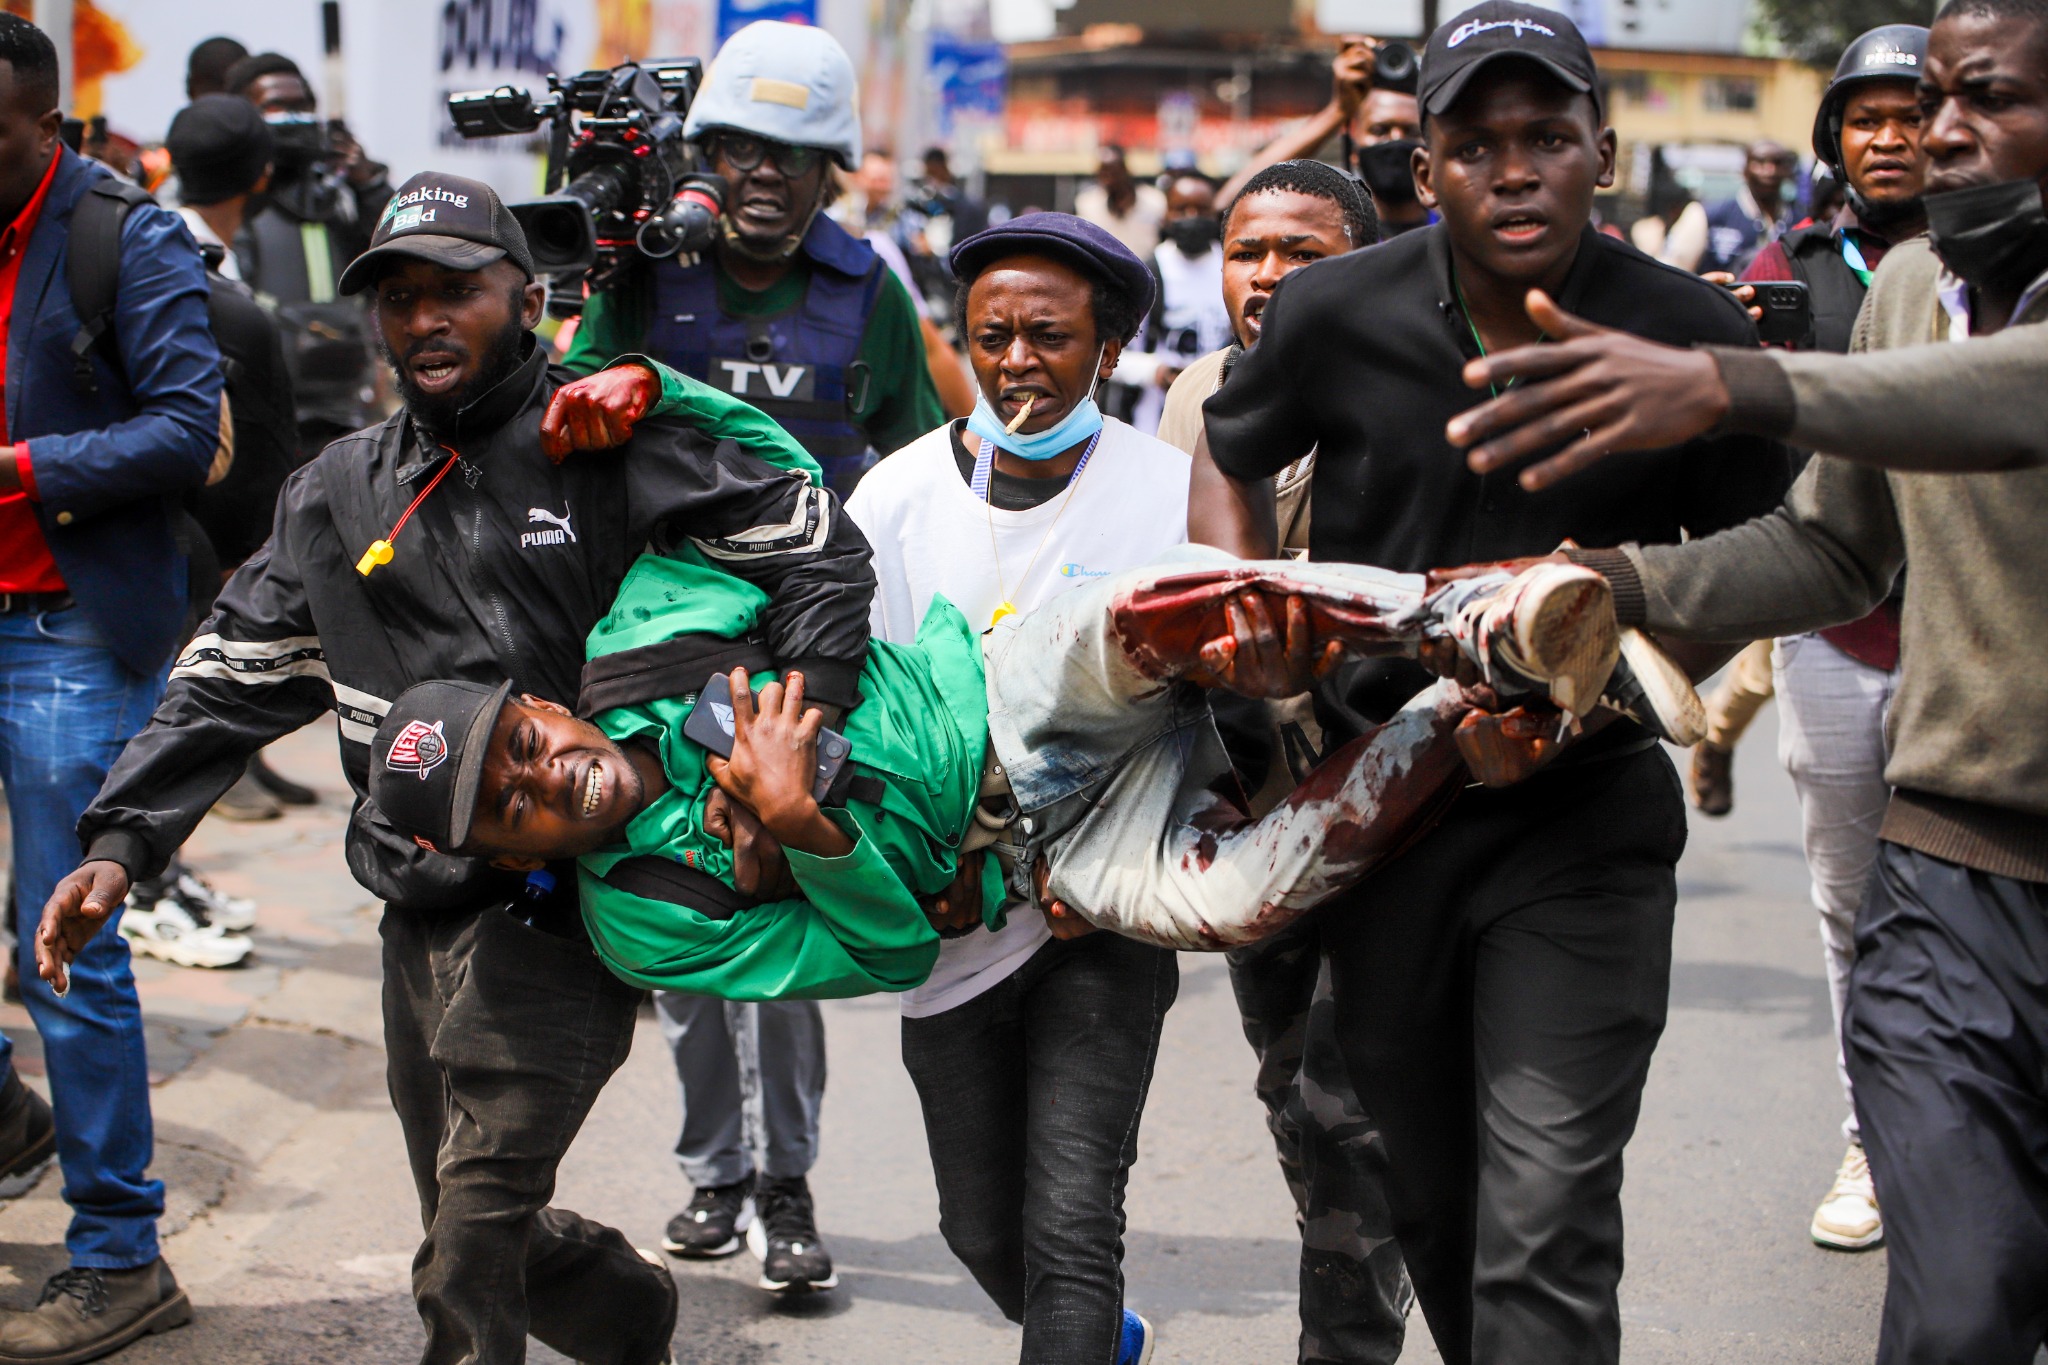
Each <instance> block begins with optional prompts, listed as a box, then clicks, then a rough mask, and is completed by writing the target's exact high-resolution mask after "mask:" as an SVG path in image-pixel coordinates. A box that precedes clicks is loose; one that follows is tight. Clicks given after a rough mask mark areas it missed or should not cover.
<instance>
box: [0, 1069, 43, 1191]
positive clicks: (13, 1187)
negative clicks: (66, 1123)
mask: <svg viewBox="0 0 2048 1365" xmlns="http://www.w3.org/2000/svg"><path fill="white" fill-rule="evenodd" d="M56 1154H57V1118H56V1115H54V1114H52V1113H51V1112H50V1102H49V1101H48V1100H46V1099H44V1098H43V1097H42V1096H41V1095H38V1094H37V1093H36V1092H35V1091H33V1090H31V1089H29V1088H28V1087H27V1086H25V1085H23V1084H22V1083H21V1074H20V1073H19V1072H17V1071H15V1070H14V1069H13V1068H12V1067H10V1068H8V1071H7V1079H6V1080H5V1081H0V1199H13V1198H15V1197H17V1196H19V1195H22V1194H26V1193H27V1192H28V1189H29V1186H31V1185H33V1184H35V1183H36V1179H37V1178H38V1177H39V1176H41V1175H42V1173H43V1168H44V1167H45V1166H47V1165H49V1164H50V1158H51V1157H53V1156H55V1155H56Z"/></svg>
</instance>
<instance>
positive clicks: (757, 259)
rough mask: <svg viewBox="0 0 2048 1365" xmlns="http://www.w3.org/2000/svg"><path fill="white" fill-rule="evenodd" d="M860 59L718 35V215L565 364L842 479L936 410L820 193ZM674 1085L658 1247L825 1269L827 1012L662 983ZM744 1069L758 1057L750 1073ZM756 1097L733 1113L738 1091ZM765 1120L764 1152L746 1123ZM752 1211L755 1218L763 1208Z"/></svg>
mask: <svg viewBox="0 0 2048 1365" xmlns="http://www.w3.org/2000/svg"><path fill="white" fill-rule="evenodd" d="M855 98H856V95H855V89H854V74H853V63H852V62H851V61H850V60H848V58H847V55H846V51H845V49H844V48H842V47H840V46H839V44H838V42H837V41H836V40H835V39H834V38H833V37H832V35H830V34H829V33H826V32H824V31H823V30H822V29H817V28H810V27H806V26H803V25H800V24H784V23H776V22H772V21H767V20H763V21H761V22H759V23H753V24H749V25H747V27H745V28H743V29H741V30H740V31H739V32H738V33H735V34H734V35H733V36H732V37H731V38H730V39H729V40H728V41H727V42H726V44H725V46H724V47H723V48H721V49H720V50H719V52H718V56H717V58H716V59H715V60H714V61H713V62H712V64H711V70H710V71H709V73H707V74H706V76H705V79H704V88H703V90H702V91H701V92H699V94H698V96H697V99H696V101H695V103H693V104H692V105H691V106H690V116H689V120H688V123H687V124H686V125H685V129H684V131H685V133H686V134H687V136H688V137H689V138H690V140H691V141H692V142H694V143H696V145H697V147H698V148H699V150H700V151H701V152H702V154H703V156H704V160H705V163H706V165H708V166H709V168H710V169H711V170H712V171H713V172H715V173H716V174H718V175H719V176H722V177H723V178H724V180H725V183H726V194H725V211H724V214H723V216H722V217H721V219H720V226H721V227H722V228H723V233H722V235H721V237H720V240H719V241H718V242H717V243H716V244H714V245H713V247H712V248H711V250H710V251H709V252H707V253H706V254H705V255H704V256H702V257H701V258H698V259H696V260H687V259H671V260H664V261H656V262H650V263H648V265H647V267H646V268H644V269H643V270H641V271H640V272H638V273H637V274H634V275H630V276H628V277H627V278H626V279H625V280H624V281H622V282H621V283H620V284H619V285H617V286H615V287H613V288H612V289H609V290H607V291H604V292H602V293H599V294H597V295H595V296H593V297H592V298H591V300H590V301H589V303H588V304H586V305H585V307H584V313H583V323H582V325H581V327H580V328H579V329H578V330H577V334H576V339H575V341H574V343H573V344H572V345H571V347H570V350H569V355H568V358H567V361H566V363H567V365H568V367H569V368H570V369H571V370H575V371H577V372H579V373H586V374H587V373H593V372H595V371H596V370H598V369H600V368H602V367H604V366H605V365H608V364H610V363H611V362H612V361H613V360H614V359H616V358H617V357H618V356H621V355H627V354H638V353H645V354H648V355H652V356H654V357H656V358H657V359H659V360H661V361H663V362H664V363H666V364H668V365H671V366H673V367H674V368H676V369H678V370H681V371H682V372H683V373H685V374H687V375H690V376H691V377H693V378H696V379H701V380H703V381H705V382H706V383H708V384H710V385H712V386H713V387H714V388H718V389H722V390H724V391H726V392H727V393H730V394H732V395H734V396H735V397H738V398H741V399H744V400H745V401H747V402H748V403H751V404H752V405H754V406H755V407H757V408H759V409H761V411H763V412H765V413H767V414H768V415H769V416H770V417H772V418H774V419H775V420H776V421H777V422H778V423H780V424H781V425H782V427H783V428H784V429H785V430H786V431H788V432H789V434H790V435H791V436H794V437H795V438H796V439H797V441H798V443H800V444H801V445H802V446H803V447H804V449H805V450H807V451H809V452H810V454H811V456H812V457H813V458H814V459H816V460H817V462H818V463H819V464H820V465H821V466H823V468H824V472H825V480H826V483H827V484H828V485H829V486H830V487H832V488H833V489H834V490H835V491H836V492H838V493H839V494H840V495H841V496H844V495H845V494H847V493H850V492H851V491H852V490H853V485H854V484H855V482H857V481H858V480H859V478H860V476H861V474H862V473H863V472H864V471H865V470H866V469H867V468H868V467H869V466H870V465H872V464H873V463H874V461H875V458H876V452H877V451H880V452H889V451H893V450H896V449H897V448H898V447H900V446H904V445H907V444H908V443H909V442H911V441H912V440H914V439H915V438H917V437H919V436H922V435H924V434H925V433H926V432H928V431H930V430H932V429H933V428H935V427H937V426H939V425H941V424H942V423H944V421H945V420H946V418H945V412H944V410H943V409H941V407H940V406H939V396H938V391H937V389H936V388H935V387H934V386H933V384H932V379H931V373H930V371H929V370H928V369H927V368H926V365H925V351H924V340H923V336H922V334H921V332H920V331H919V328H918V321H917V310H916V308H915V307H914V306H913V305H912V303H911V300H910V294H909V292H908V291H907V290H905V289H904V287H903V286H902V285H901V284H900V283H898V282H897V280H896V277H895V275H894V274H892V273H891V272H890V270H889V267H888V266H887V265H886V264H884V263H883V261H882V259H881V258H880V257H879V256H877V255H876V254H875V250H874V248H873V247H871V246H869V245H868V244H867V243H866V242H864V241H862V240H861V239H859V238H857V237H854V236H852V235H851V234H850V233H848V232H847V231H846V230H845V229H844V228H842V227H840V226H839V224H838V223H836V222H834V221H833V220H832V219H831V218H829V217H827V216H826V215H825V213H824V212H823V209H824V208H825V205H826V203H827V202H828V201H829V199H830V197H831V195H832V193H833V188H834V181H833V176H832V167H831V164H830V163H832V162H833V161H837V162H838V163H839V164H840V165H842V166H845V167H847V168H848V169H851V168H853V167H855V166H857V165H859V164H860V159H861V140H860V117H859V115H858V114H857V113H856V112H855V109H854V105H855ZM655 1001H656V1005H657V1008H658V1009H659V1010H660V1013H661V1020H662V1030H663V1033H664V1034H665V1035H666V1037H667V1038H668V1040H669V1046H670V1048H671V1049H672V1050H673V1052H674V1054H675V1062H676V1078H677V1080H678V1082H679V1083H680V1086H681V1090H682V1097H683V1128H682V1134H681V1136H680V1137H679V1138H678V1139H677V1142H676V1158H677V1160H678V1161H679V1162H680V1163H681V1165H682V1169H683V1174H684V1176H685V1177H686V1178H687V1179H688V1180H689V1181H690V1183H691V1185H692V1186H694V1187H695V1193H694V1195H693V1197H692V1199H691V1201H690V1204H689V1206H688V1207H687V1208H685V1209H684V1210H683V1211H682V1212H681V1213H678V1214H677V1215H676V1216H675V1218H674V1219H673V1220H671V1221H670V1223H669V1226H668V1231H667V1233H666V1235H665V1236H664V1237H663V1238H662V1246H663V1247H664V1248H665V1249H666V1250H667V1251H668V1252H669V1253H670V1254H671V1255H675V1256H689V1257H702V1256H725V1255H730V1254H731V1253H733V1252H736V1251H738V1250H739V1248H740V1244H741V1242H742V1241H743V1240H745V1241H747V1242H748V1243H749V1244H750V1246H751V1247H752V1249H753V1251H754V1252H755V1254H756V1255H758V1256H759V1257H760V1258H761V1261H762V1275H761V1285H762V1287H763V1288H765V1289H768V1290H770V1291H772V1292H776V1293H801V1292H806V1291H810V1290H816V1289H829V1288H831V1287H832V1286H833V1285H835V1284H837V1283H838V1280H837V1277H836V1276H835V1275H834V1274H833V1272H832V1259H831V1257H830V1256H829V1255H828V1254H827V1253H826V1251H825V1248H824V1247H823V1246H822V1245H821V1244H820V1242H819V1240H818V1233H817V1228H816V1226H815V1224H814V1221H813V1214H812V1208H811V1194H810V1187H809V1186H808V1184H807V1183H806V1182H805V1176H806V1175H807V1174H808V1172H809V1171H810V1168H811V1165H812V1163H813V1162H815V1161H816V1160H817V1156H818V1112H819V1107H820V1105H821V1104H822V1103H823V1101H824V1091H825V1025H824V1018H823V1016H822V1015H820V1013H819V1012H818V1006H817V1003H816V1002H815V1001H811V1000H781V1001H771V1002H768V1003H764V1004H728V1003H727V1002H726V1001H723V1000H719V999H715V998H713V997H711V996H708V995H693V994H688V993H685V992H680V991H657V992H656V993H655ZM749 1073H754V1074H749ZM748 1091H751V1092H752V1093H754V1094H756V1095H757V1096H758V1100H757V1103H758V1104H759V1106H760V1112H759V1114H758V1116H757V1117H756V1118H755V1120H754V1121H753V1122H751V1123H750V1122H747V1121H745V1120H744V1118H743V1112H742V1103H741V1096H742V1094H743V1093H744V1092H748ZM757 1125H758V1129H759V1131H760V1134H761V1137H762V1140H763V1147H764V1156H763V1159H762V1161H761V1164H760V1166H759V1168H758V1169H757V1167H756V1163H755V1154H754V1152H753V1151H752V1150H751V1144H750V1143H749V1142H748V1140H747V1136H746V1135H747V1134H748V1133H749V1132H750V1131H753V1130H754V1129H755V1128H756V1126H757ZM757 1215H758V1219H759V1222H758V1224H757V1223H756V1221H755V1220H756V1217H757Z"/></svg>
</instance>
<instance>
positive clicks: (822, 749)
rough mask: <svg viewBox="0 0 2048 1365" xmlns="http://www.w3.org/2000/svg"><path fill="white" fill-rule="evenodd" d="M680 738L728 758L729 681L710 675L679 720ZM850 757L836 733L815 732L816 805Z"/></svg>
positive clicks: (845, 743)
mask: <svg viewBox="0 0 2048 1365" xmlns="http://www.w3.org/2000/svg"><path fill="white" fill-rule="evenodd" d="M683 738H684V739H688V740H693V741H695V742H696V743H698V744H701V745H703V746H704V747H705V748H706V749H708V750H710V751H711V752H712V753H714V754H717V755H718V756H719V757H720V758H731V757H732V744H733V718H732V681H731V680H730V679H729V678H727V677H726V675H725V674H723V673H713V674H712V675H711V680H710V681H709V682H707V683H705V684H704V690H703V691H702V692H699V693H698V694H697V703H696V705H694V706H692V707H691V708H690V714H689V715H687V716H685V717H684V718H683ZM852 755H853V745H852V743H851V742H849V741H848V740H847V738H846V736H844V735H842V734H840V733H839V732H838V731H837V730H830V729H824V730H820V731H818V771H817V773H816V774H815V776H814V777H813V778H812V781H811V797H812V799H813V800H815V801H817V802H818V803H819V804H820V805H822V804H824V801H825V797H826V794H827V793H829V792H830V791H831V790H832V783H833V782H834V781H835V780H836V779H837V778H838V776H839V770H840V769H841V768H843V767H845V766H846V761H847V759H848V758H850V757H851V756H852Z"/></svg>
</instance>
